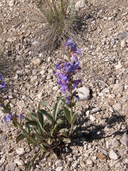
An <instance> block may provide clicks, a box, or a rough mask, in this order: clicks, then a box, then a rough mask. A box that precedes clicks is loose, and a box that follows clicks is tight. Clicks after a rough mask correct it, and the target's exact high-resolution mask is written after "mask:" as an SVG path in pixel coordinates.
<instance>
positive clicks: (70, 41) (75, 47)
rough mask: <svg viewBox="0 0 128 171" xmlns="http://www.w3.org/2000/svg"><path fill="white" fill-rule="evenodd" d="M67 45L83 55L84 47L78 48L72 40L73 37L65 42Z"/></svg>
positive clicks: (74, 51) (72, 50)
mask: <svg viewBox="0 0 128 171" xmlns="http://www.w3.org/2000/svg"><path fill="white" fill-rule="evenodd" d="M65 47H69V48H70V49H71V52H73V53H76V54H80V55H81V56H82V52H81V51H82V48H81V49H77V46H76V44H75V43H74V42H72V40H71V39H68V40H67V43H66V44H65Z"/></svg>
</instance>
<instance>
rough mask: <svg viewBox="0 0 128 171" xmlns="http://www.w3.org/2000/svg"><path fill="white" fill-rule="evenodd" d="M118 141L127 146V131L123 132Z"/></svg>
mask: <svg viewBox="0 0 128 171" xmlns="http://www.w3.org/2000/svg"><path fill="white" fill-rule="evenodd" d="M120 142H121V143H122V144H123V145H125V146H128V135H127V133H124V134H123V136H122V138H121V139H120Z"/></svg>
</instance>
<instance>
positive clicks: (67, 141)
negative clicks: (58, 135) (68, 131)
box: [62, 138, 71, 144]
mask: <svg viewBox="0 0 128 171" xmlns="http://www.w3.org/2000/svg"><path fill="white" fill-rule="evenodd" d="M62 141H63V142H64V143H66V144H69V143H71V139H70V138H62Z"/></svg>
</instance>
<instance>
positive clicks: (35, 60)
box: [32, 58, 42, 66]
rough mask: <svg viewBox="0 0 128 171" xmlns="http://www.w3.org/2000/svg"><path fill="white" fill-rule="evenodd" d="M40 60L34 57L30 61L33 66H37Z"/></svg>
mask: <svg viewBox="0 0 128 171" xmlns="http://www.w3.org/2000/svg"><path fill="white" fill-rule="evenodd" d="M41 62H42V60H41V59H40V58H34V59H33V60H32V63H33V64H34V66H39V65H40V64H41Z"/></svg>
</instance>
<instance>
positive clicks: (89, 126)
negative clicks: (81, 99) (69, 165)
mask: <svg viewBox="0 0 128 171" xmlns="http://www.w3.org/2000/svg"><path fill="white" fill-rule="evenodd" d="M87 110H90V109H87ZM85 113H86V111H85V112H83V114H82V115H80V117H79V118H78V124H81V125H80V126H78V129H77V134H76V136H75V137H74V139H73V140H72V144H71V146H74V145H77V146H83V142H85V141H86V142H92V141H94V140H96V141H98V140H100V139H103V138H108V137H112V136H113V135H114V136H115V135H123V134H124V132H127V133H128V129H127V126H126V125H125V126H126V128H125V129H123V130H122V129H121V126H120V128H119V129H118V130H115V132H113V133H111V134H110V135H106V132H105V130H104V128H105V127H107V128H108V129H112V128H113V127H114V126H115V125H116V124H120V123H121V125H123V124H125V116H121V115H120V116H117V115H116V114H114V115H112V116H111V117H110V118H104V119H106V121H105V124H99V125H98V124H93V123H89V119H88V117H86V116H85Z"/></svg>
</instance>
